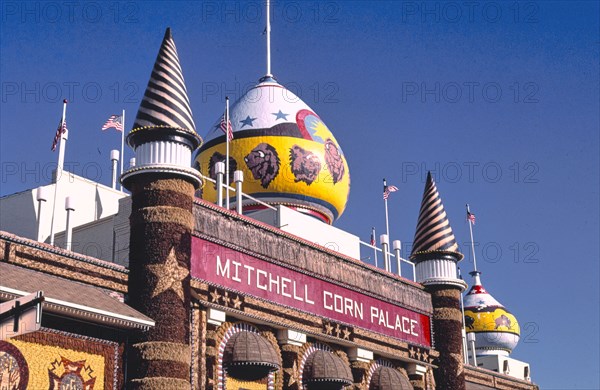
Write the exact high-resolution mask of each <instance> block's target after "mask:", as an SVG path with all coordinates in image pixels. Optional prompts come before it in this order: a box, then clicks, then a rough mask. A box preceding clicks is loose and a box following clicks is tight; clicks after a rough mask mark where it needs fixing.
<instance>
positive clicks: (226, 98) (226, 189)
mask: <svg viewBox="0 0 600 390" xmlns="http://www.w3.org/2000/svg"><path fill="white" fill-rule="evenodd" d="M225 128H226V129H227V131H225V139H226V141H227V142H226V144H227V146H226V148H227V150H226V152H225V186H226V187H225V191H226V193H227V196H226V197H225V207H227V209H229V97H225ZM221 206H222V204H221Z"/></svg>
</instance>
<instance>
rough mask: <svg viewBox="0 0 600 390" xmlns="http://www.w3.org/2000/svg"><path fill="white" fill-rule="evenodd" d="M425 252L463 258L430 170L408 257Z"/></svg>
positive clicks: (414, 256) (412, 257) (458, 258)
mask: <svg viewBox="0 0 600 390" xmlns="http://www.w3.org/2000/svg"><path fill="white" fill-rule="evenodd" d="M426 254H443V255H444V254H445V255H452V256H454V257H456V258H457V260H458V261H460V260H462V258H463V254H462V253H460V252H459V251H458V244H457V243H456V238H455V237H454V233H453V232H452V227H451V226H450V222H449V221H448V217H447V216H446V210H444V205H443V204H442V199H441V198H440V194H439V192H438V190H437V187H436V185H435V182H434V181H433V177H432V176H431V172H428V173H427V183H426V184H425V191H424V192H423V201H422V202H421V210H420V211H419V220H418V222H417V230H416V232H415V239H414V244H413V249H412V253H411V255H410V257H411V259H414V258H416V257H418V256H419V255H426Z"/></svg>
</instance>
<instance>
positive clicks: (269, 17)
mask: <svg viewBox="0 0 600 390" xmlns="http://www.w3.org/2000/svg"><path fill="white" fill-rule="evenodd" d="M266 15H267V20H266V27H265V34H267V74H265V77H264V78H265V79H267V78H273V74H272V73H271V1H270V0H267V12H266Z"/></svg>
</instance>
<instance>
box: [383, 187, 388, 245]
mask: <svg viewBox="0 0 600 390" xmlns="http://www.w3.org/2000/svg"><path fill="white" fill-rule="evenodd" d="M386 187H387V182H386V181H385V179H383V191H384V192H385V189H386ZM383 204H384V205H385V231H386V234H387V236H388V238H389V237H390V221H389V217H388V205H387V198H385V197H384V198H383Z"/></svg>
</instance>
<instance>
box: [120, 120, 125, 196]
mask: <svg viewBox="0 0 600 390" xmlns="http://www.w3.org/2000/svg"><path fill="white" fill-rule="evenodd" d="M121 121H122V122H121V124H122V125H123V130H122V131H121V170H120V172H121V175H123V160H124V159H125V151H124V150H123V148H124V146H125V109H123V116H122V117H121ZM119 182H120V180H119ZM120 187H121V188H120V189H121V192H123V184H122V183H121V184H120Z"/></svg>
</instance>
